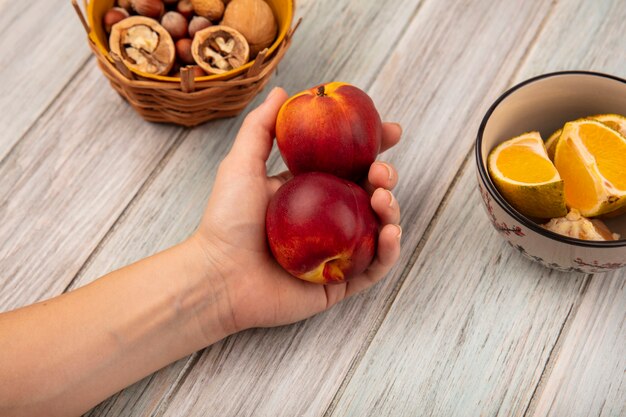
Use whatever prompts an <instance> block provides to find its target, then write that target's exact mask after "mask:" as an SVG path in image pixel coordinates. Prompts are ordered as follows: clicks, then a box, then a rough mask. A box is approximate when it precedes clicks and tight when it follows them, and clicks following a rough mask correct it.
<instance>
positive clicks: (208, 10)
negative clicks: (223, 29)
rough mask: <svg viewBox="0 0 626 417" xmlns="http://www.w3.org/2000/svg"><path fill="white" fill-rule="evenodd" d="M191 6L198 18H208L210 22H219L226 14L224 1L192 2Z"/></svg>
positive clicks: (198, 0) (199, 0)
mask: <svg viewBox="0 0 626 417" xmlns="http://www.w3.org/2000/svg"><path fill="white" fill-rule="evenodd" d="M191 4H192V5H193V10H194V11H195V12H196V14H197V15H198V16H203V17H206V18H207V19H209V20H219V19H221V18H222V15H223V14H224V3H223V2H222V0H191Z"/></svg>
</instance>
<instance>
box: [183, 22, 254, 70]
mask: <svg viewBox="0 0 626 417" xmlns="http://www.w3.org/2000/svg"><path fill="white" fill-rule="evenodd" d="M191 53H192V55H193V58H194V60H195V61H196V63H197V64H198V65H199V66H200V67H201V68H202V69H203V70H205V71H206V72H207V73H209V74H223V73H225V72H228V71H232V70H233V69H235V68H238V67H240V66H242V65H243V64H245V63H246V62H248V59H249V58H250V48H249V46H248V42H246V38H244V37H243V35H242V34H241V33H239V32H237V31H236V30H235V29H233V28H229V27H227V26H211V27H208V28H206V29H202V30H201V31H199V32H197V33H196V36H194V38H193V42H192V44H191Z"/></svg>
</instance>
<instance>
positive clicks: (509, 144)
mask: <svg viewBox="0 0 626 417" xmlns="http://www.w3.org/2000/svg"><path fill="white" fill-rule="evenodd" d="M488 169H489V174H490V175H491V178H492V179H493V181H494V183H495V185H496V187H497V188H498V190H499V191H500V192H501V193H502V195H503V196H504V198H505V199H506V200H507V201H508V202H509V203H510V204H511V205H512V206H513V207H515V209H517V210H518V211H519V212H520V213H522V214H524V215H526V216H529V217H534V218H551V217H561V216H565V214H566V213H567V209H566V207H565V198H564V193H563V181H562V180H561V177H560V176H559V173H558V172H557V170H556V168H555V167H554V165H553V164H552V162H551V161H550V159H549V158H548V155H547V153H546V149H545V147H544V144H543V141H542V139H541V136H540V135H539V133H538V132H530V133H525V134H523V135H520V136H517V137H515V138H513V139H510V140H508V141H506V142H503V143H501V144H500V145H499V146H497V147H496V148H495V149H494V150H493V151H492V152H491V154H490V155H489V159H488Z"/></svg>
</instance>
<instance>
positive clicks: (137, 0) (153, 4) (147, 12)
mask: <svg viewBox="0 0 626 417" xmlns="http://www.w3.org/2000/svg"><path fill="white" fill-rule="evenodd" d="M130 4H131V6H132V7H133V10H134V11H136V12H137V13H138V14H140V15H142V16H146V17H151V18H153V19H157V18H159V17H161V16H162V15H163V12H164V11H165V5H164V4H163V1H162V0H130Z"/></svg>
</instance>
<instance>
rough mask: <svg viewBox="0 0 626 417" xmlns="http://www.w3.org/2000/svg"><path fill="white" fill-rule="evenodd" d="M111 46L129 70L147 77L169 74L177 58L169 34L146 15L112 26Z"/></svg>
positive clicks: (127, 19)
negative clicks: (146, 74)
mask: <svg viewBox="0 0 626 417" xmlns="http://www.w3.org/2000/svg"><path fill="white" fill-rule="evenodd" d="M109 46H110V48H111V52H115V53H116V54H117V55H119V56H120V57H121V58H122V61H123V62H124V65H126V66H127V67H128V68H130V69H134V70H136V71H140V72H145V73H148V74H155V75H166V74H167V73H168V72H169V71H170V69H171V68H172V66H173V65H174V61H175V59H176V49H175V46H174V41H173V40H172V37H171V36H170V34H169V33H168V32H167V31H166V30H165V29H164V28H163V26H161V25H159V23H158V22H157V21H156V20H153V19H150V18H148V17H143V16H131V17H128V18H126V19H124V20H122V21H121V22H119V23H117V24H115V25H113V28H112V29H111V36H110V38H109Z"/></svg>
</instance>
